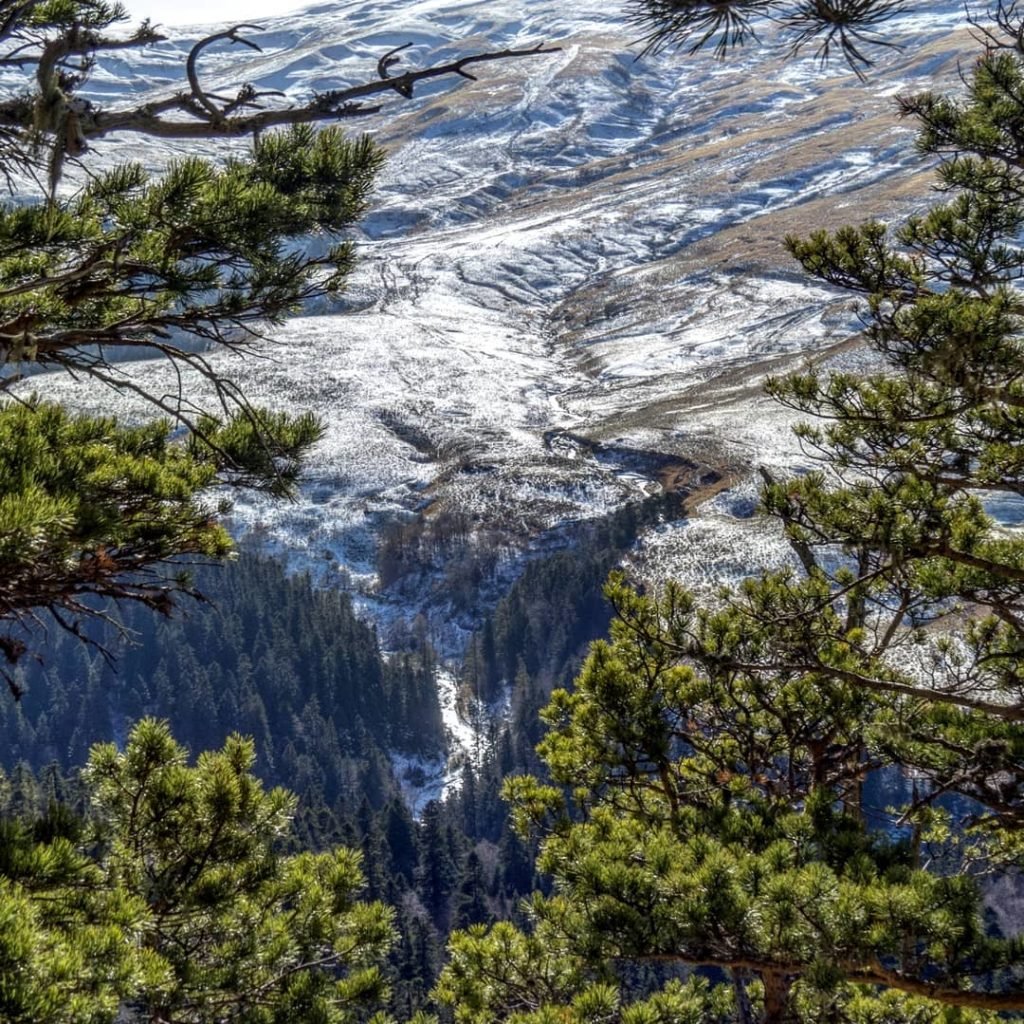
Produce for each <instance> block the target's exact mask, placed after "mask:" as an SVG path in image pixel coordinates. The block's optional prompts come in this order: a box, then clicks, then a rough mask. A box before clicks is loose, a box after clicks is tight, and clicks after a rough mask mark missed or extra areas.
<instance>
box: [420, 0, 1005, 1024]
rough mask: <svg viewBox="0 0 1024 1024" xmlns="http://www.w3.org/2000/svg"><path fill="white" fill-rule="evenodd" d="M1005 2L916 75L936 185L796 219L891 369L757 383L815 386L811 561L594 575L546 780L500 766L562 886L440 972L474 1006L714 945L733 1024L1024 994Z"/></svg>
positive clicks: (802, 503) (558, 990)
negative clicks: (646, 590) (812, 226)
mask: <svg viewBox="0 0 1024 1024" xmlns="http://www.w3.org/2000/svg"><path fill="white" fill-rule="evenodd" d="M684 6H685V5H684ZM698 6H699V7H700V9H701V10H702V11H704V13H705V14H706V15H707V17H709V18H710V17H712V15H713V14H714V12H710V11H709V5H693V7H694V9H696V8H697V7H698ZM710 6H713V7H714V8H715V11H716V12H718V14H721V15H722V16H724V13H723V12H724V11H725V9H727V8H728V9H731V8H733V7H735V6H736V5H731V4H729V5H710ZM751 6H756V5H751ZM686 10H690V8H689V7H687V8H686ZM1012 13H1013V9H1012V8H1007V7H1004V8H1001V10H1000V12H999V15H998V18H997V29H996V30H993V33H992V34H990V42H992V43H993V46H992V47H991V49H990V50H989V52H988V53H986V55H985V56H983V57H982V59H981V60H980V61H979V62H978V64H977V67H976V69H975V71H974V74H973V75H972V77H971V78H970V80H969V81H968V82H967V96H966V98H965V99H964V100H962V101H959V100H958V101H954V100H947V99H942V98H935V97H932V96H929V95H925V96H921V97H916V98H913V99H910V100H906V101H904V106H905V108H906V109H907V110H908V111H910V112H913V113H915V114H917V115H918V117H919V118H920V120H921V122H922V124H923V131H922V134H921V137H920V140H919V143H920V145H921V147H922V148H923V149H924V150H925V151H926V152H932V153H934V152H937V153H939V154H947V153H953V154H955V156H954V158H952V159H946V160H944V161H943V163H942V164H941V166H940V170H939V177H940V183H941V186H942V189H943V192H944V198H945V200H946V201H945V202H944V203H942V204H941V205H939V206H936V207H935V208H934V209H932V210H931V211H929V212H927V213H925V214H923V215H919V216H916V217H913V218H911V219H910V220H909V221H908V222H907V223H906V224H904V225H903V226H901V227H899V228H897V229H894V230H890V229H888V228H886V227H885V226H883V225H881V224H877V223H872V224H866V225H862V226H860V227H856V228H843V229H840V230H839V231H836V232H834V233H829V232H819V233H817V234H815V235H813V236H812V237H811V238H810V239H807V240H800V239H790V240H789V243H788V244H789V248H790V251H791V252H792V254H793V255H794V256H795V257H796V258H797V259H798V260H799V261H800V262H801V263H802V265H803V266H804V268H805V269H806V270H807V271H808V272H809V273H811V274H812V275H814V276H816V277H818V278H819V279H821V280H824V281H826V282H828V283H830V284H833V285H835V286H838V287H842V288H844V289H849V290H852V291H854V292H855V293H858V294H860V295H861V296H863V298H864V300H865V307H864V310H863V318H864V322H865V334H866V338H867V342H868V343H869V344H870V345H871V347H872V348H873V349H874V350H875V352H876V353H878V354H879V355H880V356H881V357H882V359H883V360H885V363H886V368H885V371H884V372H883V373H880V374H878V375H875V376H869V377H863V376H855V375H852V374H842V373H830V374H829V373H816V372H808V373H803V374H799V375H796V376H792V377H788V378H784V379H780V380H774V381H771V382H770V383H769V391H770V392H771V393H772V394H773V395H774V396H775V397H776V398H777V399H778V400H780V401H782V402H784V403H786V404H788V405H790V406H792V407H793V408H795V409H797V410H799V411H801V412H802V413H804V414H806V415H807V416H808V417H812V418H811V419H810V420H809V422H808V423H806V424H804V425H803V426H801V427H799V428H798V431H797V434H798V437H799V439H800V442H801V443H802V445H803V446H804V449H805V451H806V452H807V454H808V456H809V457H811V458H812V459H814V460H816V462H817V466H816V469H815V471H814V472H810V473H807V474H805V475H802V476H797V477H794V478H789V479H784V480H783V479H775V478H773V477H772V476H771V475H770V474H767V473H766V474H765V488H764V491H763V505H764V509H765V511H766V512H767V513H768V514H770V515H772V516H774V517H775V519H776V520H777V521H778V523H779V524H780V527H781V529H782V530H783V531H784V534H785V536H786V538H787V540H788V541H789V543H790V546H791V547H792V550H793V553H794V555H795V556H796V560H797V561H798V563H799V565H800V567H801V570H800V571H794V570H788V569H787V570H779V571H774V572H769V573H766V574H764V575H762V576H759V577H757V578H754V579H750V580H747V581H745V582H743V583H742V584H740V585H738V586H736V587H733V588H725V589H723V590H722V591H721V592H720V593H719V594H718V595H716V596H715V597H713V598H710V599H708V598H699V597H698V596H697V595H695V594H693V593H690V592H688V591H686V590H684V589H683V588H681V587H678V586H675V585H672V584H668V585H666V586H664V587H663V588H661V589H660V590H659V591H658V592H657V593H652V594H639V593H637V592H635V591H634V590H632V589H631V588H630V587H629V586H628V585H627V584H626V581H625V580H623V579H622V578H621V577H619V576H613V578H612V580H611V582H610V583H609V586H608V591H607V593H608V597H609V599H610V600H611V602H612V605H613V607H614V609H615V613H616V618H615V621H614V622H613V624H612V627H611V635H610V637H609V639H608V640H607V641H600V642H598V643H596V644H594V645H593V646H592V648H591V653H590V656H589V658H588V660H587V662H586V664H585V665H584V667H583V670H582V671H581V673H580V675H579V676H578V678H577V680H576V683H575V687H574V689H573V690H572V691H571V692H570V691H568V690H556V691H555V692H554V693H553V694H552V698H551V701H550V703H549V705H548V707H547V709H546V710H545V712H544V719H545V721H546V723H547V725H548V728H549V731H548V733H547V735H546V736H545V738H544V739H543V741H542V742H541V744H540V746H539V752H540V755H541V757H542V759H543V761H544V762H545V764H546V767H547V770H548V772H549V773H550V781H541V780H539V779H535V778H530V777H525V778H519V779H513V780H510V782H509V783H508V785H507V789H506V792H507V795H508V797H509V798H510V799H511V800H512V802H513V805H514V813H515V816H516V819H517V822H518V823H519V826H520V827H521V828H522V829H524V830H528V829H530V830H536V831H537V832H538V833H539V834H540V835H541V836H542V837H543V842H542V846H541V854H540V859H539V865H540V867H541V868H543V869H544V870H546V871H547V872H549V873H550V874H551V875H552V876H553V878H554V893H553V894H552V895H550V896H548V897H540V896H538V897H535V899H534V900H533V901H532V903H531V907H530V915H531V918H532V921H531V923H530V925H531V926H530V930H529V931H527V932H520V931H515V930H512V929H510V927H509V926H505V925H500V926H495V927H494V928H492V929H491V930H490V931H487V930H485V929H481V928H477V929H471V930H470V931H469V932H467V933H465V934H464V935H461V936H457V937H456V938H455V939H454V940H453V946H452V948H453V960H452V963H451V965H450V966H449V967H448V968H447V969H446V971H445V973H444V974H443V975H442V979H441V982H440V984H439V988H438V995H439V996H440V997H441V998H443V999H445V1000H447V1001H449V1002H451V1003H453V1004H454V1005H455V1007H456V1013H457V1014H458V1013H463V1014H464V1019H465V1020H467V1021H476V1020H480V1021H484V1020H490V1019H495V1020H497V1019H502V1015H503V1014H510V1013H512V1012H518V1010H519V1008H520V1007H526V1008H528V1012H530V1013H536V1014H537V1015H538V1016H537V1017H536V1019H537V1020H549V1019H550V1020H555V1019H558V1020H563V1019H566V1020H571V1019H575V1017H574V1015H576V1014H577V1012H578V1011H577V1007H578V1005H579V1002H578V1001H579V999H580V998H581V995H582V994H585V993H590V992H592V993H593V995H592V999H591V1001H590V1002H589V1003H588V1007H589V1009H588V1011H587V1012H588V1013H589V1014H590V1015H591V1019H602V1018H603V1017H607V1018H608V1019H613V1018H614V1014H615V1012H616V1011H615V1005H616V1003H615V1000H616V999H621V1000H623V1001H624V1002H625V1003H627V1004H628V1002H629V1000H630V999H631V998H632V997H633V995H634V994H635V991H636V990H635V989H631V988H630V985H629V978H628V976H627V975H626V974H625V973H624V966H625V965H628V964H633V963H644V962H647V963H650V964H654V965H662V966H664V965H668V964H671V965H675V966H676V967H677V968H680V969H690V970H698V971H700V972H703V973H704V974H706V975H707V977H708V978H709V979H710V980H711V991H712V992H713V993H717V995H718V996H719V997H721V999H722V1000H723V1003H722V1004H721V1009H720V1012H722V1013H724V1014H725V1019H728V1020H732V1021H737V1022H741V1024H792V1022H796V1021H799V1022H802V1024H810V1022H815V1024H817V1022H822V1024H824V1022H826V1021H828V1022H843V1024H847V1022H848V1024H853V1022H858V1024H859V1022H883V1021H884V1022H887V1024H888V1022H891V1024H909V1022H914V1024H917V1022H933V1021H934V1022H938V1021H943V1022H952V1021H956V1022H960V1024H964V1022H980V1021H995V1020H997V1019H1019V1018H1020V1016H1021V1014H1022V1013H1024V987H1022V984H1021V978H1022V977H1024V973H1022V968H1024V960H1022V948H1021V942H1020V939H1019V937H1016V936H1015V937H1010V938H1007V937H1004V936H1003V935H1001V934H1000V933H999V932H998V930H997V929H995V928H993V927H992V925H991V921H990V919H989V917H988V915H987V914H986V906H985V892H984V889H985V883H984V882H983V881H982V879H983V878H984V877H985V876H986V875H987V874H988V875H990V874H992V873H1004V872H1008V871H1009V872H1015V871H1016V870H1017V869H1018V868H1019V865H1020V862H1021V861H1020V858H1021V850H1022V846H1021V838H1020V837H1021V826H1022V824H1024V816H1022V815H1024V812H1022V806H1024V799H1022V793H1024V767H1022V765H1024V757H1022V751H1024V732H1022V724H1021V723H1022V722H1024V679H1022V676H1021V663H1022V657H1021V655H1022V653H1024V625H1022V623H1024V590H1022V586H1021V584H1022V582H1024V541H1022V540H1021V538H1020V536H1019V530H1018V529H1007V528H1005V527H1003V526H1001V525H999V524H998V523H996V522H995V521H994V520H993V518H992V517H991V515H990V514H989V512H988V511H987V508H988V505H987V503H988V502H989V501H990V500H991V496H992V494H993V493H996V494H1001V495H1003V496H1006V497H1009V498H1011V499H1013V501H1015V502H1019V500H1020V498H1021V497H1022V496H1024V480H1022V475H1021V460H1020V452H1021V451H1022V450H1024V433H1022V431H1024V419H1022V417H1021V414H1020V411H1021V408H1022V406H1024V390H1022V383H1021V376H1020V366H1021V357H1022V351H1021V341H1020V338H1021V334H1022V329H1024V319H1022V317H1024V307H1022V306H1021V302H1020V278H1021V273H1022V266H1024V265H1022V261H1021V257H1020V250H1019V238H1020V235H1021V232H1022V230H1024V178H1022V176H1021V175H1022V172H1021V170H1020V160H1019V153H1020V151H1021V146H1022V145H1024V129H1022V125H1024V119H1022V118H1021V113H1022V106H1021V96H1024V54H1022V51H1021V48H1020V42H1019V40H1020V38H1021V36H1020V33H1019V25H1017V26H1015V25H1014V24H1013V23H1012V19H1011V15H1012ZM999 32H1002V33H1004V34H1003V35H998V33H999ZM997 42H998V43H999V45H995V44H996V43H997ZM883 779H887V780H888V782H887V783H886V787H887V791H888V792H889V793H893V792H895V793H897V794H899V793H900V791H901V790H902V794H901V795H899V796H897V797H896V798H895V799H890V800H888V801H886V802H889V803H891V804H895V805H899V806H894V807H891V808H889V809H888V810H886V809H885V808H884V804H882V803H881V802H880V801H879V800H878V799H877V794H878V792H879V789H880V788H881V785H882V780H883ZM900 780H902V782H901V781H900ZM1011 877H1013V875H1012V874H1011ZM548 951H550V952H551V953H552V956H553V958H554V959H553V961H552V962H551V964H548V963H546V962H545V960H544V957H545V955H546V954H547V953H548ZM513 964H518V965H520V967H519V969H518V970H516V971H513V970H512V968H511V967H510V966H509V965H513ZM553 967H557V972H555V973H552V968H553ZM616 976H618V978H619V982H618V989H617V991H618V995H616V991H615V990H614V989H605V988H602V987H601V986H603V985H607V984H609V983H612V982H614V979H615V978H616ZM723 978H725V979H727V983H723V981H722V979H723ZM594 986H596V987H594ZM655 987H657V986H655ZM727 997H728V998H729V999H731V1002H730V1003H729V1004H728V1005H726V1002H724V1001H725V1000H726V999H727ZM637 998H640V997H637ZM624 1012H625V1011H624ZM630 1012H632V1010H631V1011H630ZM636 1012H637V1014H638V1017H637V1019H657V1018H656V1017H648V1016H645V1014H647V1015H649V1014H651V1013H653V1012H654V1011H653V1010H651V1009H642V1010H641V1009H637V1011H636ZM701 1012H703V1013H705V1014H708V1015H709V1016H708V1017H707V1019H714V1018H713V1017H712V1016H710V1013H711V1011H709V1010H703V1011H701ZM716 1012H718V1011H716ZM489 1014H490V1016H489ZM1004 1014H1005V1015H1007V1016H1005V1017H1004V1016H1002V1015H1004ZM530 1019H534V1018H530ZM681 1019H686V1018H685V1016H682V1017H681ZM701 1019H704V1018H701Z"/></svg>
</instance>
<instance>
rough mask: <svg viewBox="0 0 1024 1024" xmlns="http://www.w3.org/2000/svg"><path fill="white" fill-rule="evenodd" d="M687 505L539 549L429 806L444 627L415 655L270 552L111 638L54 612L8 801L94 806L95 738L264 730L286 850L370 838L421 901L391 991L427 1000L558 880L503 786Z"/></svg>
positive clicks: (186, 738)
mask: <svg viewBox="0 0 1024 1024" xmlns="http://www.w3.org/2000/svg"><path fill="white" fill-rule="evenodd" d="M679 507H680V498H679V496H668V497H667V498H652V499H647V500H646V501H644V502H642V503H640V504H638V505H635V506H628V507H626V508H625V509H623V510H621V511H619V512H617V513H614V514H613V515H611V516H609V517H607V519H605V520H602V521H597V522H594V523H583V524H578V525H577V526H575V527H574V528H572V529H571V530H568V531H564V532H563V536H562V537H561V538H560V542H559V543H560V545H561V546H560V547H559V548H558V549H557V550H555V551H553V552H551V553H550V554H548V555H546V556H544V557H540V558H536V559H534V560H532V561H529V562H527V563H526V565H525V567H524V568H523V571H522V573H521V575H520V576H519V577H518V578H517V579H516V580H515V582H514V583H513V584H512V586H511V587H510V589H509V591H508V593H507V594H506V595H505V596H504V597H502V598H501V599H500V600H499V601H498V603H497V605H496V606H495V607H494V609H493V610H492V611H491V612H490V613H489V614H487V615H486V616H484V617H483V619H482V621H481V624H480V627H479V629H478V630H477V632H476V634H475V635H474V636H473V638H472V639H471V640H470V642H469V644H468V649H467V655H466V657H465V660H464V663H463V664H462V665H461V666H458V667H457V678H458V679H459V683H460V685H459V693H460V700H461V702H462V705H463V713H464V714H465V715H466V717H468V718H471V719H472V720H473V721H474V722H475V723H476V725H477V727H478V728H479V729H480V730H481V733H482V735H481V743H480V744H479V747H478V749H477V750H475V751H467V752H466V755H465V762H464V764H463V767H462V769H461V771H460V772H459V775H458V780H457V784H456V785H455V786H454V787H453V788H452V789H451V791H450V792H449V794H448V795H447V796H446V798H445V799H443V800H440V801H431V802H429V803H427V804H426V805H425V807H424V808H423V810H422V813H421V814H420V815H419V817H418V820H414V819H413V816H412V813H411V811H410V805H409V798H408V792H407V791H408V790H409V787H410V786H411V787H413V791H415V787H416V784H417V783H420V784H422V783H423V781H424V778H423V774H424V773H423V769H422V768H420V769H418V770H417V768H416V765H417V764H420V763H427V764H431V763H432V764H433V766H434V768H435V770H436V768H437V765H438V763H439V762H441V761H442V760H443V758H444V756H445V751H446V748H447V740H446V737H445V735H444V727H443V724H442V721H441V712H440V708H439V706H438V698H437V686H436V680H435V671H436V668H437V659H436V656H435V653H434V652H433V650H432V649H431V647H430V643H429V640H428V638H427V637H428V634H429V630H427V629H426V628H425V627H423V628H420V629H416V628H415V627H414V626H413V627H410V628H408V629H403V630H395V631H394V632H395V633H397V634H400V635H401V637H402V638H404V646H405V647H407V648H408V649H403V650H382V645H381V641H380V639H379V638H378V636H377V632H376V630H375V629H374V628H373V627H372V626H370V625H367V624H366V623H365V622H364V621H362V620H360V619H359V618H358V617H357V616H356V614H355V613H354V611H353V608H352V601H351V599H350V597H349V596H348V595H347V594H344V593H338V592H336V591H333V590H325V589H320V588H317V587H315V586H314V585H313V584H312V582H311V580H310V579H309V577H308V576H304V575H290V574H288V573H286V572H285V570H284V568H283V567H282V565H281V564H280V563H279V562H278V561H276V560H273V559H270V558H267V557H265V556H260V555H258V554H254V553H251V552H250V553H245V552H243V553H241V554H240V555H239V557H238V558H237V559H236V560H234V561H232V562H229V563H227V564H225V565H222V566H217V567H207V568H203V569H199V570H197V571H196V573H195V583H196V585H197V586H198V588H199V589H200V590H201V592H202V593H203V595H204V600H203V602H202V603H193V604H188V605H185V606H184V608H183V609H182V614H180V615H176V616H174V617H171V618H161V617H155V616H153V615H152V613H150V612H149V611H148V610H146V609H144V608H135V607H133V606H131V605H122V606H121V607H119V608H116V609H111V615H112V616H116V621H115V622H111V623H108V624H106V625H105V626H104V627H103V628H100V627H99V626H98V625H95V624H94V626H93V635H92V636H91V640H92V641H93V642H92V643H90V644H84V643H83V642H82V641H81V639H80V638H78V637H76V636H73V635H71V634H68V633H66V632H65V631H63V630H61V629H60V628H59V627H58V626H57V624H56V623H53V624H51V637H52V643H51V644H49V645H48V647H47V652H46V656H45V658H43V659H41V660H40V661H38V662H36V661H30V662H24V663H22V664H21V665H20V666H19V668H18V673H17V682H18V685H19V687H20V688H21V689H22V690H23V691H24V692H23V696H22V697H21V699H20V700H18V701H13V700H8V701H6V702H4V703H3V705H2V706H0V751H3V752H4V754H3V757H2V760H0V768H2V769H3V771H4V773H5V776H4V785H3V787H2V790H3V800H4V808H3V812H4V814H5V815H7V816H9V817H12V818H15V819H18V820H22V821H27V822H30V823H32V825H31V827H33V828H35V829H36V830H37V832H38V831H39V830H42V831H43V832H45V830H46V828H47V826H46V824H45V821H46V820H47V815H51V814H55V813H56V814H60V813H61V812H59V811H57V810H55V808H56V807H58V806H66V807H68V808H71V809H72V810H73V811H74V812H75V813H77V814H81V813H84V812H85V811H86V804H85V803H84V802H83V797H82V790H81V784H80V782H79V781H78V773H79V770H80V769H81V768H82V767H83V766H84V765H85V763H86V760H87V758H88V755H89V751H90V748H91V747H92V746H93V745H94V744H96V743H100V742H104V741H115V742H118V743H123V742H124V739H125V737H126V736H127V735H128V733H129V732H130V730H131V728H132V727H133V725H134V724H135V723H136V722H138V721H139V720H140V719H142V718H144V717H146V716H152V717H156V718H159V719H163V720H165V721H167V722H168V723H169V724H170V726H171V729H172V731H173V734H174V736H175V738H176V739H177V740H178V741H179V742H180V743H183V744H185V745H186V746H187V747H188V748H189V749H191V750H192V751H193V752H196V753H198V752H200V751H205V750H214V749H218V748H220V747H221V746H222V745H223V744H224V742H225V740H226V739H227V738H228V737H229V736H230V735H232V734H233V733H242V734H243V735H246V736H250V737H252V738H253V739H254V740H255V751H256V761H255V765H254V772H255V774H256V775H257V776H258V777H259V778H260V779H261V780H262V781H263V782H264V783H266V784H267V785H268V786H284V787H285V788H287V789H288V790H289V791H291V792H293V793H295V794H296V796H297V797H298V798H299V802H298V806H297V808H296V813H295V817H294V823H293V827H292V830H291V834H290V838H289V840H288V842H287V843H286V846H287V847H289V848H291V849H295V850H301V849H312V850H326V849H330V848H332V847H334V846H337V845H339V844H343V845H347V846H350V847H352V848H355V849H358V850H360V851H361V852H362V854H363V861H362V867H363V873H364V875H365V882H366V894H367V896H368V897H369V898H371V899H380V900H383V901H385V902H386V903H388V904H389V905H391V906H395V907H398V908H400V911H401V912H400V914H399V916H398V918H397V928H398V939H397V941H396V944H395V947H394V949H393V951H392V954H391V957H390V965H389V977H390V980H391V993H392V994H391V1006H392V1008H393V1010H394V1011H395V1012H396V1013H400V1014H411V1013H414V1012H415V1011H417V1010H419V1009H421V1008H422V1007H423V1006H424V1005H425V1003H426V997H427V993H428V992H429V991H430V989H431V988H432V987H433V984H434V982H435V981H436V978H437V974H438V972H439V970H440V967H441V964H442V960H443V950H444V947H445V944H446V941H447V937H448V935H449V934H450V933H451V931H453V930H454V929H458V928H464V927H466V926H468V925H470V924H475V923H486V922H489V921H494V920H509V919H516V918H517V917H518V914H519V902H520V900H521V899H522V898H524V897H525V896H527V895H528V894H529V893H530V892H532V891H533V890H534V889H535V888H536V887H537V886H538V885H539V879H538V877H537V875H536V872H535V868H534V856H535V849H534V846H533V844H531V843H530V842H528V841H524V840H523V839H522V838H521V837H519V836H518V835H517V834H516V832H515V830H514V829H513V827H512V823H511V820H510V817H509V814H508V809H507V805H506V804H505V802H504V801H503V800H502V799H501V795H500V794H501V786H502V782H503V780H504V778H506V777H507V776H508V775H510V774H513V773H515V772H519V771H526V770H537V769H538V768H539V767H540V762H539V761H538V760H537V757H536V754H535V752H534V749H533V748H534V745H535V744H536V742H537V740H538V739H539V737H540V732H541V730H540V720H539V717H538V715H539V709H540V707H541V706H542V705H543V704H544V703H545V702H546V700H547V698H548V697H549V695H550V693H551V691H552V689H553V688H554V687H555V686H558V685H567V684H568V683H569V682H570V681H571V679H572V677H573V675H574V674H575V672H576V671H577V670H578V668H579V665H580V663H581V661H582V657H583V654H584V653H585V650H586V645H587V644H588V643H589V642H590V641H591V640H593V639H596V638H597V637H598V636H601V635H603V634H604V633H605V632H606V631H607V627H608V623H609V621H610V617H611V607H610V605H609V604H608V603H607V602H606V601H605V600H604V598H603V597H602V594H601V589H602V587H603V584H604V582H605V580H606V578H607V576H608V573H609V572H610V571H611V570H612V569H613V568H614V567H615V566H616V565H617V564H618V562H619V561H620V560H621V558H622V556H623V555H624V553H625V552H626V551H627V550H628V549H629V547H630V546H631V544H632V543H633V541H634V540H635V538H636V535H637V531H638V530H639V529H640V528H642V527H643V526H644V525H645V524H649V523H652V522H657V521H659V520H660V519H661V518H663V517H664V516H666V515H673V514H677V510H678V508H679ZM499 707H507V709H508V710H507V712H506V713H505V714H504V716H503V717H502V715H501V714H498V713H497V710H498V708H499ZM395 755H402V756H401V757H400V758H399V760H398V761H396V760H395ZM403 775H404V776H405V777H404V778H403Z"/></svg>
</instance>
